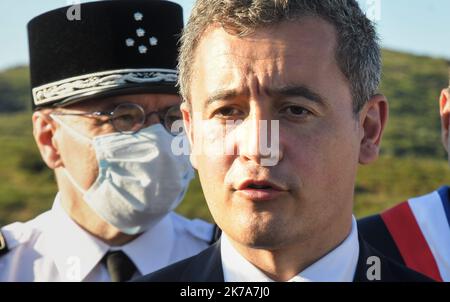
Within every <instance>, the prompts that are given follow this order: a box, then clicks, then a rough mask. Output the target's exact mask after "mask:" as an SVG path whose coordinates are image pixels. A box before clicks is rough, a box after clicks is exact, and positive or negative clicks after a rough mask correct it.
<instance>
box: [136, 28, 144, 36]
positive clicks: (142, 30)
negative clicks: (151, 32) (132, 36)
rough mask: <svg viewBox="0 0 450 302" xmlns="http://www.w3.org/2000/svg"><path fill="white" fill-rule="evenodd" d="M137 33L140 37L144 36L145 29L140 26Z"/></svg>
mask: <svg viewBox="0 0 450 302" xmlns="http://www.w3.org/2000/svg"><path fill="white" fill-rule="evenodd" d="M136 35H137V36H138V37H143V36H145V30H144V29H143V28H138V29H136Z"/></svg>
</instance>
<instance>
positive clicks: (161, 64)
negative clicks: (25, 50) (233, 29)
mask: <svg viewBox="0 0 450 302" xmlns="http://www.w3.org/2000/svg"><path fill="white" fill-rule="evenodd" d="M78 5H79V7H73V6H67V7H63V8H60V9H56V10H53V11H50V12H47V13H44V14H42V15H40V16H37V17H35V18H34V19H32V20H31V21H30V22H29V23H28V39H29V48H30V51H29V53H30V74H31V87H32V96H33V109H39V108H43V107H52V106H64V105H69V104H73V103H75V102H79V101H85V100H88V99H92V98H99V97H107V96H112V95H117V94H130V93H177V88H176V81H177V77H178V73H177V71H176V66H177V50H178V43H177V42H178V39H179V38H180V34H181V31H182V27H183V13H182V8H181V6H179V5H178V4H176V3H173V2H169V1H158V0H109V1H99V2H90V3H82V4H78ZM73 12H75V14H73V15H71V13H73ZM77 14H78V15H77Z"/></svg>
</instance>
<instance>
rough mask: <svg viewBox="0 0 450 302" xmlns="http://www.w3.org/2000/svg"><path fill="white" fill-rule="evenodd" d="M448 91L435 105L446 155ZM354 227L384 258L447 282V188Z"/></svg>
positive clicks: (449, 234)
mask: <svg viewBox="0 0 450 302" xmlns="http://www.w3.org/2000/svg"><path fill="white" fill-rule="evenodd" d="M449 89H450V88H446V89H444V90H443V91H442V92H441V97H440V102H439V103H440V114H441V129H442V130H441V133H442V143H443V145H444V148H445V150H446V151H447V153H448V152H449V150H450V149H449V142H450V138H449V133H450V131H449V126H450V123H449V122H450V102H449V99H450V98H449ZM449 154H450V153H449ZM449 160H450V155H449ZM358 227H359V229H360V230H361V233H362V234H363V236H364V238H365V239H366V240H367V241H368V242H370V243H371V244H372V245H373V246H374V247H376V248H377V249H378V250H379V251H380V252H382V253H383V254H385V255H386V256H388V257H390V258H392V259H395V260H396V261H397V262H398V263H401V264H403V265H406V266H407V267H409V268H411V269H414V270H416V271H418V272H421V273H422V274H424V275H427V276H428V277H430V278H432V279H434V280H436V281H445V282H449V281H450V187H449V186H443V187H441V188H439V189H437V190H436V191H434V192H431V193H429V194H426V195H424V196H419V197H414V198H410V199H409V200H407V201H404V202H402V203H400V204H398V205H396V206H395V207H393V208H390V209H388V210H386V211H384V212H382V213H381V214H377V215H373V216H369V217H366V218H363V219H361V220H359V221H358Z"/></svg>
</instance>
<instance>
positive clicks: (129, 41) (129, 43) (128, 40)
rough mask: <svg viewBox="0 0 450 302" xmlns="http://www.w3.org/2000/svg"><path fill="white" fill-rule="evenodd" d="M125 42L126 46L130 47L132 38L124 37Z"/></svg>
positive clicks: (132, 43)
mask: <svg viewBox="0 0 450 302" xmlns="http://www.w3.org/2000/svg"><path fill="white" fill-rule="evenodd" d="M125 43H126V44H127V46H128V47H132V46H134V40H133V39H131V38H130V39H126V40H125Z"/></svg>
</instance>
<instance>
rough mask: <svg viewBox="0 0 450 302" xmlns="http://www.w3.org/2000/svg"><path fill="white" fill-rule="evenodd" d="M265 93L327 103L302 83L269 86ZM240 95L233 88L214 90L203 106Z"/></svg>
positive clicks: (322, 103)
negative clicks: (277, 86)
mask: <svg viewBox="0 0 450 302" xmlns="http://www.w3.org/2000/svg"><path fill="white" fill-rule="evenodd" d="M266 93H267V94H268V95H269V96H272V97H303V98H305V99H308V100H310V101H313V102H315V103H318V104H321V105H326V104H327V102H326V99H325V98H324V97H323V96H321V95H320V94H319V93H317V92H314V91H312V90H311V89H310V88H308V87H306V86H303V85H288V86H283V87H279V88H269V89H266ZM241 95H243V93H241V92H239V91H237V90H235V89H220V90H217V91H214V92H213V93H212V94H211V96H209V97H208V98H207V99H206V103H205V107H206V106H208V105H210V104H211V103H214V102H216V101H220V100H225V101H226V100H230V99H233V98H236V97H238V96H241ZM244 95H245V94H244Z"/></svg>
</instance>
